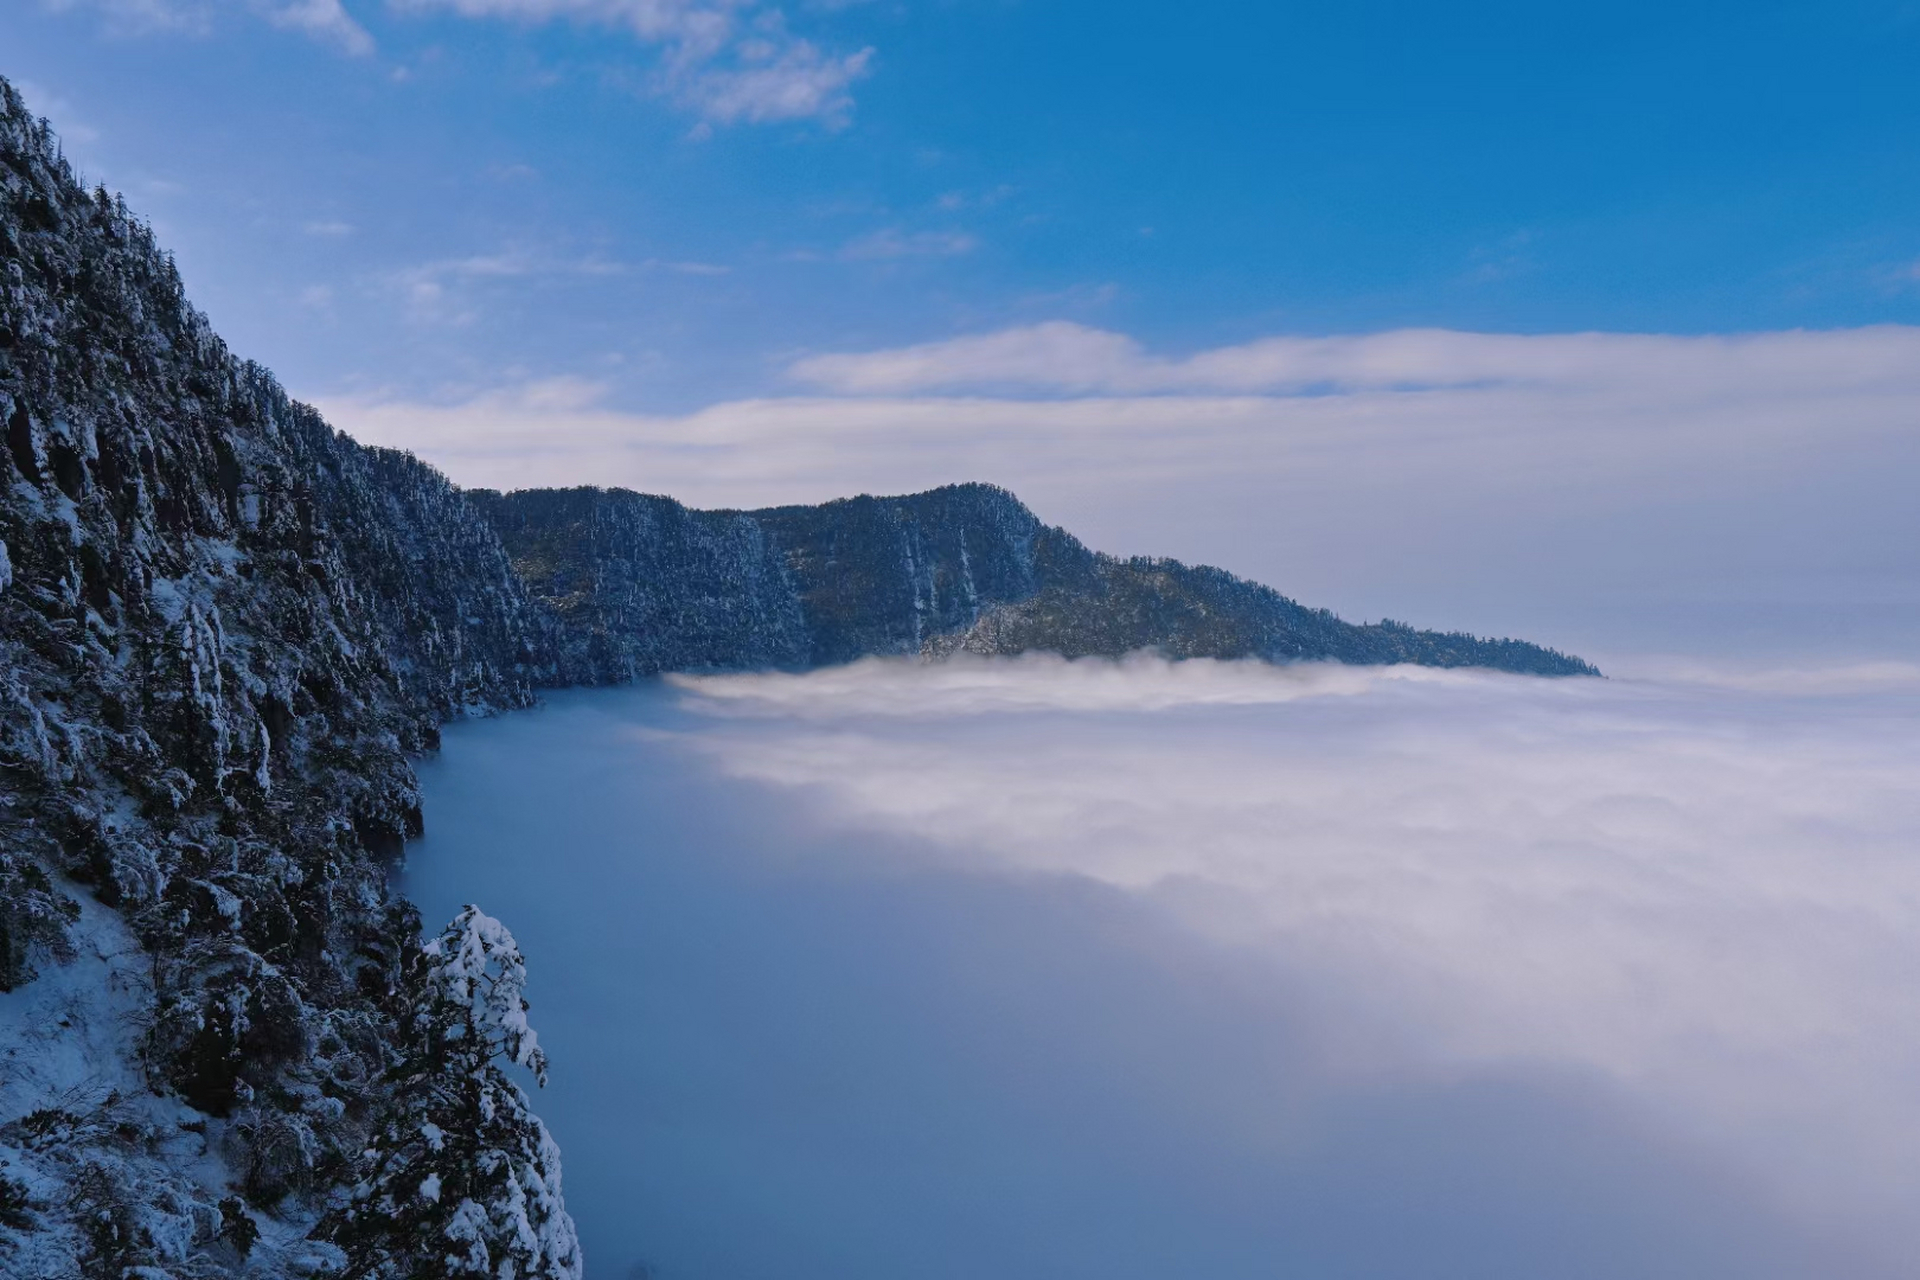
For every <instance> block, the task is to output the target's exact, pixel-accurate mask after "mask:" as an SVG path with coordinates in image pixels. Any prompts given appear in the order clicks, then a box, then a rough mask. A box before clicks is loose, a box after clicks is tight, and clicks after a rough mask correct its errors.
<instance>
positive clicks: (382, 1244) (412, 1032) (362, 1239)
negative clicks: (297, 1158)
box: [322, 905, 581, 1280]
mask: <svg viewBox="0 0 1920 1280" xmlns="http://www.w3.org/2000/svg"><path fill="white" fill-rule="evenodd" d="M526 980H527V969H526V961H525V960H524V959H523V958H522V957H521V954H520V948H519V946H518V945H517V944H516V943H515V942H514V940H513V935H512V934H511V933H509V932H508V931H507V928H506V926H505V925H503V924H501V923H500V922H499V921H498V920H495V919H494V918H493V917H491V916H489V915H487V914H485V913H484V912H482V911H481V910H480V909H479V908H478V907H474V906H471V905H469V906H468V907H466V908H465V909H464V910H463V911H461V913H460V914H459V916H458V917H456V918H455V919H454V921H453V923H452V924H450V925H448V926H447V928H446V929H445V931H443V932H442V933H441V934H440V936H439V937H438V938H435V939H433V940H432V941H430V942H428V943H427V944H426V945H425V946H423V947H422V948H421V950H420V952H419V954H418V956H417V957H416V960H415V963H414V965H413V968H412V971H411V972H410V973H409V975H408V989H407V1016H406V1019H405V1021H406V1023H407V1026H406V1032H407V1035H408V1044H407V1046H406V1049H405V1051H404V1053H403V1055H402V1057H401V1060H400V1062H399V1064H398V1065H397V1066H396V1067H395V1068H394V1069H393V1071H392V1072H390V1073H389V1079H390V1080H391V1082H392V1084H393V1086H394V1105H393V1106H392V1108H391V1109H390V1110H389V1113H388V1116H387V1119H386V1120H385V1122H384V1123H383V1124H382V1125H381V1127H380V1129H379V1130H378V1131H377V1132H376V1133H375V1135H374V1137H373V1139H372V1141H371V1142H370V1143H369V1144H368V1149H367V1151H366V1152H365V1154H364V1156H363V1157H362V1165H361V1171H360V1176H359V1179H358V1180H357V1182H356V1184H355V1186H354V1187H353V1190H352V1192H351V1198H350V1200H349V1201H348V1202H347V1203H346V1204H345V1205H344V1206H343V1207H341V1208H340V1209H338V1210H336V1211H335V1212H334V1213H333V1214H332V1215H331V1216H330V1217H329V1219H328V1220H327V1222H326V1223H325V1224H323V1231H322V1234H324V1235H326V1236H327V1237H328V1238H330V1239H331V1241H332V1242H333V1243H334V1244H335V1245H337V1246H339V1247H340V1248H341V1249H342V1251H343V1252H344V1254H345V1258H346V1267H345V1270H344V1271H343V1272H342V1275H343V1277H344V1278H345V1280H415V1278H418V1277H428V1276H432V1277H440V1276H447V1277H453V1276H486V1277H489V1278H490V1280H579V1277H580V1275H581V1259H580V1245H579V1241H578V1239H577V1237H576V1236H575V1234H574V1227H573V1219H572V1218H570V1217H569V1216H568V1215H567V1211H566V1206H565V1204H564V1203H563V1201H562V1199H561V1194H560V1151H559V1148H558V1147H557V1146H556V1145H555V1144H554V1141H553V1139H552V1137H550V1136H549V1135H548V1133H547V1128H546V1126H545V1125H543V1124H542V1123H541V1122H540V1118H539V1117H538V1116H536V1115H534V1114H533V1112H532V1110H531V1109H530V1108H529V1106H528V1103H527V1096H526V1094H525V1093H523V1092H522V1091H521V1089H520V1087H519V1086H518V1085H517V1084H515V1083H514V1082H513V1081H512V1080H511V1079H509V1078H508V1077H507V1075H506V1072H505V1071H504V1070H503V1069H502V1064H503V1063H507V1064H512V1065H515V1066H519V1067H523V1068H526V1069H527V1070H530V1071H532V1072H533V1074H534V1078H535V1080H536V1081H538V1082H539V1083H540V1084H543V1085H544V1084H545V1083H546V1066H547V1064H546V1055H544V1054H543V1053H542V1052H541V1051H540V1047H539V1041H538V1039H537V1037H536V1036H535V1034H534V1031H533V1028H532V1027H531V1026H529V1025H528V1024H527V1008H528V1005H527V1001H526V998H525V996H524V995H523V994H522V993H523V990H524V988H525V986H526Z"/></svg>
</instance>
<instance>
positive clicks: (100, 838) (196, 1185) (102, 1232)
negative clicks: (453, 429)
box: [0, 82, 555, 1277]
mask: <svg viewBox="0 0 1920 1280" xmlns="http://www.w3.org/2000/svg"><path fill="white" fill-rule="evenodd" d="M0 273H3V274H0V422H3V423H4V424H5V429H6V448H5V449H4V451H0V548H3V550H0V565H4V566H5V569H4V571H0V788H3V789H4V793H3V794H0V991H13V990H14V989H15V988H22V989H21V990H19V991H16V992H15V994H14V996H12V997H9V998H8V999H7V1002H6V1004H5V1006H4V1009H3V1010H0V1017H4V1018H5V1019H6V1020H7V1026H6V1027H5V1028H4V1030H5V1033H6V1034H4V1035H0V1039H4V1040H5V1041H6V1058H5V1065H4V1066H0V1104H3V1109H0V1162H4V1163H5V1166H6V1167H5V1168H4V1169H0V1271H5V1272H7V1273H8V1274H33V1275H45V1276H49V1277H54V1276H62V1275H67V1274H77V1273H78V1272H79V1271H80V1270H81V1269H85V1270H87V1271H88V1272H90V1273H97V1274H109V1273H111V1274H113V1275H119V1274H121V1273H122V1272H123V1271H124V1270H125V1269H126V1268H129V1267H142V1266H145V1267H154V1268H162V1269H174V1270H176V1271H179V1272H180V1273H182V1274H184V1273H185V1272H188V1271H191V1272H193V1273H194V1274H199V1273H200V1271H204V1270H207V1269H214V1270H218V1269H223V1268H226V1267H237V1266H238V1265H239V1262H240V1258H241V1253H242V1250H243V1246H244V1245H247V1244H250V1243H251V1236H250V1235H249V1233H250V1232H254V1233H257V1230H258V1228H257V1227H256V1226H255V1219H256V1218H259V1220H260V1221H263V1222H266V1223H268V1224H269V1225H271V1224H273V1223H276V1222H277V1223H279V1224H280V1227H279V1229H278V1230H277V1232H272V1231H270V1232H269V1237H270V1238H269V1239H268V1240H267V1241H265V1242H263V1243H262V1244H261V1245H260V1246H259V1250H260V1252H261V1256H262V1259H264V1263H263V1265H267V1266H269V1268H270V1269H273V1268H282V1267H292V1266H294V1265H295V1264H296V1262H297V1261H298V1256H299V1255H300V1254H301V1252H302V1250H303V1249H306V1248H307V1246H304V1245H301V1244H300V1243H299V1237H300V1235H301V1234H302V1232H301V1229H300V1224H301V1223H303V1222H306V1221H310V1220H311V1218H312V1217H313V1215H314V1213H315V1211H316V1209H317V1206H318V1205H319V1203H320V1202H319V1200H317V1199H315V1198H314V1197H315V1195H316V1194H317V1193H321V1192H324V1191H325V1190H326V1189H327V1188H328V1187H329V1186H331V1185H333V1184H336V1183H338V1182H340V1181H341V1180H342V1179H343V1178H344V1177H345V1174H346V1171H347V1169H348V1168H349V1165H350V1162H351V1159H352V1158H353V1156H354V1154H355V1153H356V1152H357V1151H358V1149H359V1147H360V1145H361V1143H362V1140H363V1138H364V1135H365V1133H366V1131H367V1129H368V1126H369V1125H370V1124H372V1123H373V1122H374V1121H375V1120H376V1118H377V1115H378V1112H379V1111H380V1108H381V1105H382V1091H381V1086H380V1083H379V1082H380V1081H381V1079H382V1075H383V1072H384V1071H385V1070H386V1069H387V1067H388V1066H389V1065H390V1062H389V1057H390V1045H391V1044H392V1043H393V1042H394V1040H395V1037H394V1035H393V1034H392V1032H393V1028H392V1025H391V1023H392V1019H391V1011H390V1008H389V1002H390V998H391V996H392V994H393V992H394V989H395V982H396V977H397V975H398V973H399V971H400V969H401V966H402V964H403V962H404V959H405V957H406V956H407V955H408V954H409V953H410V951H412V950H413V949H415V948H416V940H417V937H418V932H419V930H418V922H417V921H415V920H414V919H412V917H411V913H410V912H409V911H408V910H407V909H406V908H404V907H403V906H400V905H398V904H395V903H392V902H390V901H389V900H388V898H387V896H386V890H385V873H384V868H383V864H382V862H381V860H380V859H381V858H382V857H384V856H387V855H391V854H394V853H397V852H398V851H399V849H400V846H401V842H402V840H403V839H404V838H405V837H406V836H407V835H410V834H414V833H417V832H418V830H419V829H420V806H419V796H418V791H417V788H416V785H415V781H414V776H413V772H412V769H411V767H410V766H409V764H408V762H407V753H408V752H410V751H417V750H420V749H423V748H427V747H430V746H432V745H433V744H434V742H435V741H436V739H437V729H436V727H435V726H436V724H437V722H438V721H439V720H440V719H442V718H444V717H445V716H447V715H451V714H456V713H459V712H461V711H463V710H467V709H472V708H483V707H513V706H521V705H525V704H526V703H527V702H528V701H529V700H530V698H531V688H532V685H533V684H534V683H535V682H536V681H537V680H541V679H546V678H550V677H551V676H552V675H553V674H554V673H555V662H554V659H553V657H552V655H551V654H549V653H546V652H544V651H542V650H541V648H540V646H541V643H542V640H541V636H542V634H543V633H542V632H541V631H540V630H539V628H537V627H532V626H530V625H529V621H530V619H531V618H533V617H534V616H535V615H538V616H540V617H544V616H545V614H544V611H543V609H542V607H541V606H538V605H537V604H535V603H534V602H532V601H531V600H530V599H529V597H528V596H527V594H526V592H525V590H524V588H523V587H522V586H521V585H520V583H519V581H518V579H517V578H515V576H514V575H513V573H512V572H511V569H510V567H509V565H508V563H507V560H506V557H505V555H504V553H503V552H502V550H501V548H500V546H499V542H498V539H497V538H496V537H495V536H494V535H493V533H492V531H491V529H490V527H489V526H488V525H487V524H486V523H485V522H484V521H482V520H480V519H479V517H478V516H477V514H476V513H475V512H474V510H473V509H472V508H471V506H470V505H469V504H468V503H467V501H466V500H465V498H464V497H462V496H461V495H460V494H459V492H458V491H457V490H455V489H454V488H453V487H452V486H451V485H449V484H448V483H447V482H446V481H445V480H444V479H443V478H442V477H440V476H439V475H437V474H436V473H434V472H432V471H431V470H429V469H428V468H426V467H423V466H421V465H420V464H418V463H416V462H413V461H412V460H411V459H408V458H405V457H402V456H399V455H394V454H389V453H383V452H380V451H376V450H366V449H362V448H360V447H359V446H357V445H355V444H354V443H353V442H352V441H350V440H348V439H346V438H345V437H344V436H341V435H338V434H336V433H335V432H333V431H332V430H330V429H329V428H328V427H327V426H326V424H325V423H324V422H322V421H321V420H320V419H319V417H318V416H317V415H315V414H314V413H313V412H312V411H311V410H309V409H305V408H303V407H301V406H297V405H294V404H292V403H290V402H289V401H288V399H287V397H286V396H285V394H283V393H282V391H281V390H280V388H279V386H278V385H277V384H276V383H275V382H274V381H273V379H272V377H271V376H270V375H268V374H267V373H266V372H265V371H264V370H262V369H260V368H258V367H257V366H254V365H251V364H247V363H244V362H241V361H238V360H236V359H234V358H233V357H232V355H230V354H229V353H228V351H227V350H226V348H225V347H224V346H223V345H222V344H221V342H220V340H219V339H218V338H217V337H216V336H215V335H214V334H213V333H212V332H211V330H210V329H209V328H208V326H207V323H206V321H205V319H204V318H203V317H201V316H200V315H199V314H198V313H196V312H195V311H193V310H192V308H191V307H189V306H188V305H187V303H186V301H185V300H184V297H183V294H182V290H181V285H180V280H179V277H178V275H177V273H176V272H175V271H174V269H173V266H172V263H171V261H170V260H169V259H168V258H167V256H166V255H165V254H164V253H163V252H161V251H160V250H159V248H158V247H157V246H156V245H155V244H154V242H153V240H152V237H151V235H150V234H149V233H148V231H147V230H146V229H145V228H144V227H143V226H142V225H140V224H139V223H138V222H137V221H136V220H134V219H133V218H132V217H130V216H129V215H128V213H127V211H126V210H125V208H124V207H123V206H122V205H121V204H120V203H119V202H118V201H117V200H114V199H112V198H110V197H108V196H107V195H106V193H105V192H103V191H97V192H87V191H85V190H83V189H81V188H80V187H79V186H78V185H77V184H76V183H75V182H74V180H73V176H72V174H71V172H70V170H68V168H67V167H66V165H65V164H64V162H63V161H62V160H61V159H60V158H59V155H58V152H57V149H56V146H55V144H54V141H53V139H52V138H51V137H50V136H49V135H48V133H47V132H46V130H45V127H44V125H42V124H39V123H36V122H35V121H33V120H32V119H31V118H30V117H29V116H28V114H27V113H26V111H25V110H24V108H23V106H22V104H21V102H20V100H19V99H18V97H17V96H16V95H15V94H14V92H13V90H12V89H11V87H10V86H6V85H5V84H4V82H0ZM88 899H91V901H88ZM36 970H51V971H53V972H52V973H51V975H50V976H49V977H48V978H46V979H43V981H42V982H40V983H35V984H32V985H28V986H24V987H23V984H27V983H28V982H29V979H31V978H33V977H34V976H35V972H36ZM81 972H85V973H87V974H89V975H91V976H90V977H89V978H88V980H87V982H86V983H84V984H80V985H75V983H74V982H71V981H67V980H66V979H67V978H68V977H71V975H72V974H74V973H81ZM109 995H111V999H109ZM53 1026H58V1027H59V1028H61V1029H62V1030H61V1031H60V1032H59V1033H57V1034H52V1035H49V1034H47V1028H49V1027H53ZM82 1046H91V1048H89V1049H87V1050H86V1051H85V1052H82V1051H81V1047H82ZM156 1090H157V1091H158V1093H157V1094H156V1093H155V1092H154V1091H156ZM182 1126H186V1127H184V1128H183V1127H182ZM209 1169H218V1170H220V1171H222V1172H221V1174H220V1176H219V1177H210V1176H209V1175H208V1174H207V1173H206V1171H207V1170H209ZM226 1179H231V1181H232V1182H233V1183H234V1184H235V1186H236V1187H237V1188H238V1189H239V1193H238V1194H237V1195H236V1194H235V1192H234V1191H232V1190H230V1189H229V1188H228V1187H227V1186H225V1185H224V1180H226ZM276 1215H277V1216H276ZM103 1224H104V1225H103ZM276 1241H278V1243H276ZM276 1249H278V1250H279V1252H278V1253H276V1252H275V1250H276ZM155 1274H158V1272H156V1273H155Z"/></svg>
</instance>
